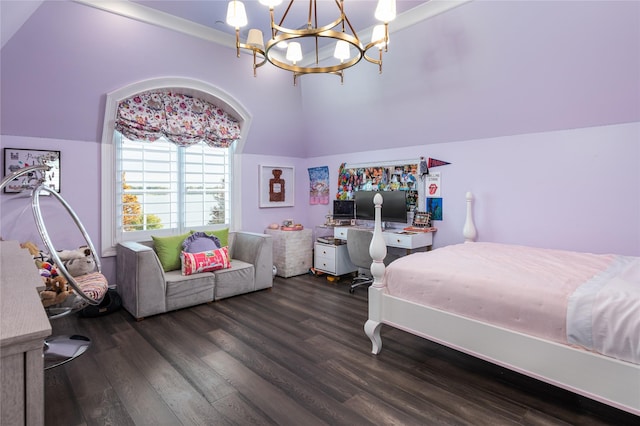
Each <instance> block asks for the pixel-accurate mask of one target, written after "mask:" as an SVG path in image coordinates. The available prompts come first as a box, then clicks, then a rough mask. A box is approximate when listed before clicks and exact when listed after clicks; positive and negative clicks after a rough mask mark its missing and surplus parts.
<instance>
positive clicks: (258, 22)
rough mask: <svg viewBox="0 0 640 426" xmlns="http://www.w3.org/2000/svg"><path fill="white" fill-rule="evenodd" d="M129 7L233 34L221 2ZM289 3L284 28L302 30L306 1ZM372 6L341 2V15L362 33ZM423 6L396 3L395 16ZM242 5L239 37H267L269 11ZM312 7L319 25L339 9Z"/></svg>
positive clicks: (363, 0)
mask: <svg viewBox="0 0 640 426" xmlns="http://www.w3.org/2000/svg"><path fill="white" fill-rule="evenodd" d="M132 3H137V4H140V5H142V6H145V7H149V8H152V9H156V10H159V11H161V12H164V13H168V14H169V15H173V16H177V17H180V18H183V19H186V20H188V21H192V22H195V23H198V24H200V25H204V26H207V27H211V28H213V29H215V30H218V31H222V32H225V33H228V34H234V31H235V30H234V28H233V27H231V26H230V25H228V24H227V23H226V22H225V19H226V14H227V4H228V1H225V0H220V1H164V0H159V1H158V0H135V1H132ZM289 3H290V2H289V1H286V0H285V1H283V2H282V3H281V4H280V5H279V6H276V7H275V9H274V16H275V21H276V23H279V21H280V18H281V17H282V16H283V14H284V12H285V11H286V9H287V7H288V6H289ZM291 3H292V6H291V8H290V10H289V12H288V13H287V18H286V20H285V21H284V24H285V26H287V27H288V28H303V27H304V26H306V23H307V19H308V15H309V1H308V0H295V1H293V2H291ZM376 3H377V2H376V1H374V0H345V1H344V12H345V15H346V16H347V17H348V19H349V21H350V22H351V25H352V26H353V27H354V29H355V30H356V31H360V30H364V29H366V28H369V27H371V26H373V25H375V24H376V23H378V22H377V21H376V19H375V18H374V16H373V15H374V11H375V8H376ZM424 3H427V1H413V0H397V1H396V10H397V13H398V14H402V13H404V12H407V11H410V10H411V9H414V8H415V7H417V6H419V5H421V4H424ZM243 4H244V5H245V8H246V11H247V16H248V18H249V25H247V26H246V27H243V28H242V29H241V37H242V38H243V39H244V38H246V36H247V33H248V30H249V28H257V29H259V30H261V31H262V33H263V34H265V35H267V34H269V31H270V27H269V8H268V7H267V6H264V5H262V4H260V3H259V1H258V0H244V1H243ZM316 5H317V7H316V10H317V16H318V21H319V24H320V25H323V24H326V23H328V22H331V21H333V20H335V19H336V18H337V17H338V16H339V9H338V6H337V3H336V1H335V0H317V2H316Z"/></svg>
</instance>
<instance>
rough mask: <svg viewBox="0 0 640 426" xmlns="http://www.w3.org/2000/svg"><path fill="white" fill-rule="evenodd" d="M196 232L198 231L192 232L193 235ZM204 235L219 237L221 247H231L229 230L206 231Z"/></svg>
mask: <svg viewBox="0 0 640 426" xmlns="http://www.w3.org/2000/svg"><path fill="white" fill-rule="evenodd" d="M194 232H196V231H191V233H192V234H193V233H194ZM204 233H205V234H207V235H213V236H215V237H218V239H219V240H220V247H226V246H228V245H229V228H224V229H216V230H215V231H204Z"/></svg>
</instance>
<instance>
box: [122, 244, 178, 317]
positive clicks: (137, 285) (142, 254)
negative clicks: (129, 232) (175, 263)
mask: <svg viewBox="0 0 640 426" xmlns="http://www.w3.org/2000/svg"><path fill="white" fill-rule="evenodd" d="M116 256H117V261H116V283H117V290H118V293H119V294H120V296H121V297H122V306H124V308H125V309H126V310H127V311H128V312H129V313H130V314H131V315H133V316H134V317H135V318H138V319H140V318H143V317H146V316H150V315H155V314H159V313H162V312H166V280H165V276H164V271H163V270H162V265H161V264H160V260H159V259H158V256H157V255H156V252H155V251H154V250H153V248H151V247H148V246H146V245H144V244H140V243H137V242H133V241H127V242H123V243H119V244H118V245H117V247H116Z"/></svg>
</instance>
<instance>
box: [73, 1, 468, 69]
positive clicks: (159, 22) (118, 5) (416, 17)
mask: <svg viewBox="0 0 640 426" xmlns="http://www.w3.org/2000/svg"><path fill="white" fill-rule="evenodd" d="M73 1H74V2H75V3H79V4H83V5H86V6H91V7H94V8H96V9H100V10H103V11H105V12H110V13H114V14H116V15H120V16H124V17H126V18H130V19H135V20H136V21H140V22H144V23H147V24H151V25H155V26H158V27H161V28H166V29H169V30H173V31H177V32H180V33H183V34H187V35H190V36H193V37H198V38H200V39H202V40H207V41H211V42H213V43H217V44H220V45H223V46H226V47H229V48H232V49H235V47H236V40H235V36H233V35H230V34H227V33H224V32H222V31H218V30H215V29H213V28H210V27H207V26H205V25H201V24H198V23H195V22H193V21H189V20H187V19H183V18H179V17H177V16H174V15H170V14H168V13H165V12H161V11H158V10H156V9H152V8H150V7H147V6H143V5H141V4H138V3H132V2H130V1H104V0H73ZM471 1H473V0H431V1H428V2H426V3H424V4H421V5H419V6H417V7H415V8H413V9H411V10H409V11H406V12H404V13H401V14H400V15H398V16H397V17H396V19H395V20H394V21H393V22H390V23H389V32H390V33H393V32H395V31H400V30H403V29H405V28H408V27H410V26H412V25H415V24H417V23H419V22H421V21H424V20H426V19H429V18H432V17H434V16H436V15H439V14H441V13H444V12H447V11H449V10H451V9H454V8H456V7H458V6H461V5H463V4H465V3H469V2H471ZM372 31H373V27H369V28H366V29H363V30H360V31H358V33H359V34H358V36H359V37H360V39H361V40H368V39H370V38H371V32H372ZM241 51H242V52H243V53H249V52H248V51H245V49H241ZM332 56H333V47H331V46H330V47H325V48H323V49H320V51H319V59H320V60H324V59H327V58H330V57H332Z"/></svg>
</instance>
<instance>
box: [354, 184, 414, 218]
mask: <svg viewBox="0 0 640 426" xmlns="http://www.w3.org/2000/svg"><path fill="white" fill-rule="evenodd" d="M378 193H379V194H380V195H382V211H381V212H380V220H381V221H383V222H398V223H407V192H406V191H380V192H378V191H356V192H355V205H356V219H360V220H375V206H374V204H373V197H374V196H375V195H376V194H378Z"/></svg>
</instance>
